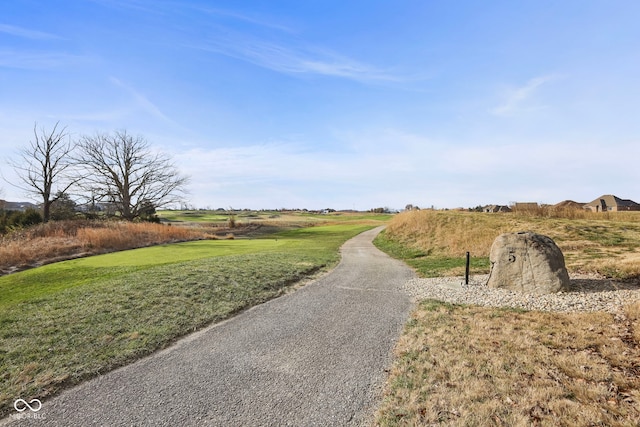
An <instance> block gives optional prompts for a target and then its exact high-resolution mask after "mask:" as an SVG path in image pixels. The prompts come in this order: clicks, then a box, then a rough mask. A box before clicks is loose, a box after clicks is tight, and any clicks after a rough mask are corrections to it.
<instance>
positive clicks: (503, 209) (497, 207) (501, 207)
mask: <svg viewBox="0 0 640 427" xmlns="http://www.w3.org/2000/svg"><path fill="white" fill-rule="evenodd" d="M482 211H483V212H488V213H495V212H511V208H510V207H509V206H506V205H489V206H485V207H484V208H482Z"/></svg>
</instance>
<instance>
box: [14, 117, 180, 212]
mask: <svg viewBox="0 0 640 427" xmlns="http://www.w3.org/2000/svg"><path fill="white" fill-rule="evenodd" d="M33 134H34V138H33V140H31V141H30V142H29V144H28V145H27V146H25V147H23V148H21V149H20V150H19V152H18V156H17V158H15V159H13V160H11V161H10V164H11V165H12V167H13V169H14V170H15V172H16V174H17V176H18V179H19V181H20V182H18V183H11V184H12V185H14V186H16V187H18V188H20V189H22V190H24V191H25V192H26V193H27V194H28V195H30V196H32V197H34V198H36V199H37V200H39V201H40V203H41V208H42V219H43V221H44V222H47V221H49V220H50V219H51V213H52V212H51V209H52V206H55V204H56V202H58V204H61V205H64V204H65V203H67V204H69V203H70V202H71V199H72V198H73V197H72V195H73V196H75V197H76V198H78V199H83V200H84V204H85V205H86V206H87V210H96V207H97V206H98V205H104V206H109V207H110V208H111V210H112V211H113V213H114V214H116V215H118V216H119V217H121V218H122V219H125V220H128V221H133V220H136V219H138V218H143V217H145V216H146V215H148V214H149V213H150V212H153V213H155V209H157V208H161V207H164V206H167V205H169V204H173V203H177V202H179V201H181V200H182V197H183V195H184V193H185V191H186V188H185V187H186V185H187V183H188V181H189V178H188V177H187V176H185V175H182V174H180V173H179V171H178V169H177V168H176V166H175V164H174V163H173V161H172V160H171V158H170V157H169V156H168V155H166V154H164V153H161V152H159V151H157V150H154V149H153V147H152V146H151V145H150V144H149V142H148V141H147V140H146V139H145V138H144V137H142V136H134V135H131V134H130V133H129V132H127V131H126V130H123V131H115V132H100V133H96V134H94V135H82V136H80V137H79V138H77V139H72V138H71V136H70V134H69V132H68V130H67V128H66V127H64V126H60V124H59V123H56V124H55V126H53V128H52V129H50V130H47V129H45V128H44V127H41V128H40V129H38V127H37V124H36V125H34V128H33ZM71 203H73V202H71Z"/></svg>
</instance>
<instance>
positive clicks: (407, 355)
mask: <svg viewBox="0 0 640 427" xmlns="http://www.w3.org/2000/svg"><path fill="white" fill-rule="evenodd" d="M639 338H640V303H636V304H634V305H630V306H627V307H626V308H625V313H624V314H619V315H616V316H614V315H611V314H607V313H602V312H599V313H583V314H559V313H543V312H519V311H513V310H504V309H500V310H497V309H493V308H485V307H476V306H453V305H449V304H445V303H438V302H435V301H425V302H423V303H422V304H421V305H420V306H419V308H418V309H417V310H416V311H415V312H414V313H413V314H412V319H411V320H410V322H409V323H408V324H407V326H406V329H405V333H404V335H403V337H402V338H401V340H400V342H399V344H398V346H397V347H396V361H395V364H394V367H393V368H392V372H391V378H390V380H389V382H388V383H387V386H386V390H385V399H384V403H383V405H382V406H381V408H380V409H379V411H378V413H377V423H378V424H379V425H385V426H386V425H448V426H536V425H540V426H637V425H640V349H639V348H638V343H639Z"/></svg>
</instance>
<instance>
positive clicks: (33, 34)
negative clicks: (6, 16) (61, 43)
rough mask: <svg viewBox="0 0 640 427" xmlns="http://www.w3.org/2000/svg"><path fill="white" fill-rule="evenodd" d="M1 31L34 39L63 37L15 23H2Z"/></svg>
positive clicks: (0, 25)
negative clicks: (17, 25)
mask: <svg viewBox="0 0 640 427" xmlns="http://www.w3.org/2000/svg"><path fill="white" fill-rule="evenodd" d="M0 33H4V34H9V35H12V36H16V37H22V38H26V39H32V40H55V39H61V38H62V37H60V36H57V35H55V34H51V33H45V32H43V31H36V30H30V29H28V28H22V27H16V26H14V25H7V24H0Z"/></svg>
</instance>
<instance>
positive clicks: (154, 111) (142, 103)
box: [109, 77, 176, 125]
mask: <svg viewBox="0 0 640 427" xmlns="http://www.w3.org/2000/svg"><path fill="white" fill-rule="evenodd" d="M109 81H110V82H111V83H112V84H113V85H115V86H117V87H119V88H121V89H123V90H124V91H125V92H127V93H128V94H129V95H130V96H131V97H132V98H133V99H134V101H135V104H136V105H137V106H138V107H139V108H142V109H143V110H144V111H146V112H147V113H149V114H151V115H152V116H154V117H157V118H159V119H161V120H163V121H165V122H167V123H170V124H172V125H175V124H176V123H175V122H174V121H173V120H172V119H170V118H169V117H167V116H166V115H165V114H164V113H163V112H162V110H160V108H158V106H157V105H156V104H154V103H153V102H151V101H150V100H149V98H147V97H146V96H145V95H143V94H142V93H141V92H139V91H137V90H136V89H134V88H133V87H131V86H129V85H126V84H125V83H123V82H122V81H121V80H120V79H118V78H116V77H110V78H109Z"/></svg>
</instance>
